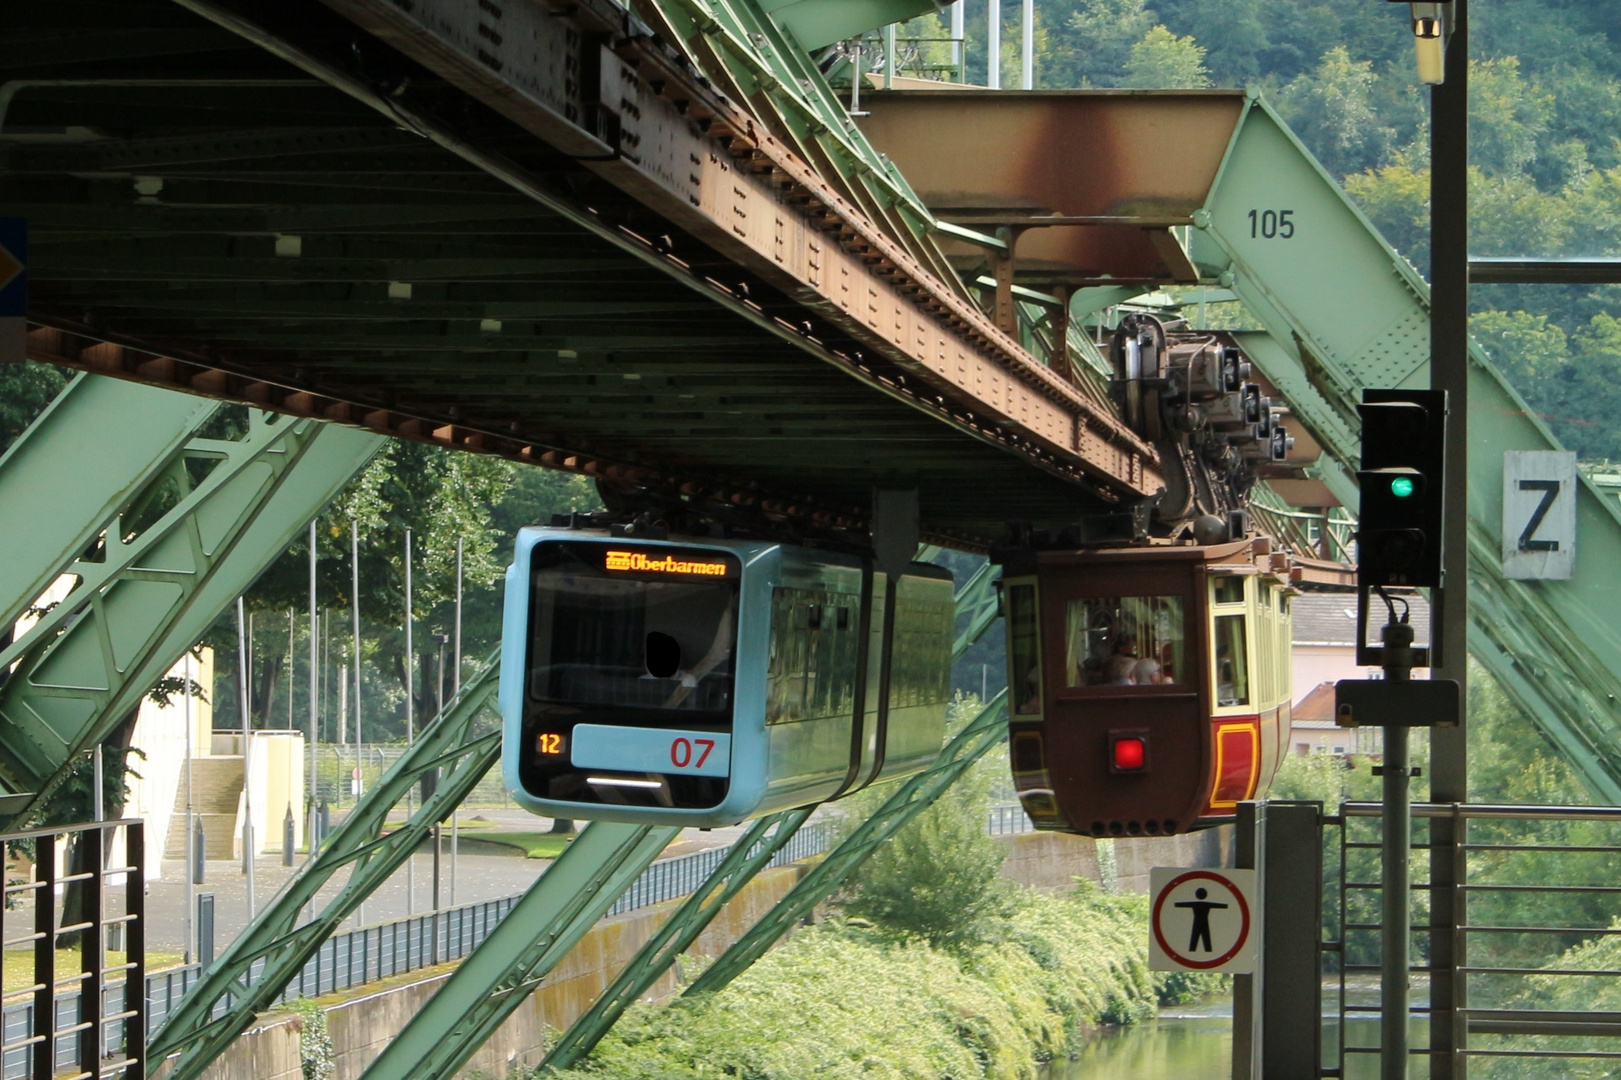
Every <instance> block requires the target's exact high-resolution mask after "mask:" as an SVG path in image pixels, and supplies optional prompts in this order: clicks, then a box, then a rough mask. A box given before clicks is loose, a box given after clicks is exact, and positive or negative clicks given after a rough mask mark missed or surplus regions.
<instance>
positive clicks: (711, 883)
mask: <svg viewBox="0 0 1621 1080" xmlns="http://www.w3.org/2000/svg"><path fill="white" fill-rule="evenodd" d="M815 809H816V808H815V807H814V806H807V807H801V808H800V809H798V810H787V811H784V812H782V813H780V814H772V815H770V816H769V817H763V818H761V819H759V820H758V821H756V822H755V823H754V824H753V825H752V826H750V828H749V831H748V832H747V833H745V834H744V835H743V838H742V839H741V840H739V841H738V842H737V843H736V844H734V845H733V846H732V850H731V851H730V852H729V853H728V854H727V856H726V858H725V859H723V860H722V861H721V864H720V865H719V866H717V867H716V868H715V869H714V871H713V872H712V873H711V874H710V875H709V877H708V878H706V879H705V880H704V883H703V884H702V885H700V886H699V887H698V888H697V889H696V890H695V891H694V892H693V893H692V895H690V896H688V897H687V898H686V900H685V901H683V902H682V904H681V906H680V907H679V908H677V909H676V910H675V912H674V913H673V914H671V915H670V917H669V918H668V919H666V920H665V921H664V922H663V923H662V924H661V925H660V926H659V928H658V930H657V932H655V933H654V935H653V936H652V937H651V938H649V939H648V941H647V943H646V944H644V945H643V946H642V947H641V948H640V949H638V950H637V951H636V955H635V956H633V957H631V960H630V962H629V963H628V964H626V965H625V970H623V971H621V972H620V973H619V977H618V978H617V979H615V980H614V982H613V985H612V986H610V987H608V989H607V990H605V991H603V993H602V996H601V997H599V998H597V1000H596V1002H595V1003H594V1004H593V1005H592V1006H591V1008H590V1009H589V1010H587V1011H586V1013H585V1014H584V1015H583V1016H581V1017H580V1018H579V1019H578V1020H576V1021H574V1023H573V1024H571V1025H569V1029H568V1030H567V1031H565V1032H564V1033H563V1037H562V1038H561V1039H559V1040H558V1042H557V1044H556V1045H555V1046H553V1047H552V1049H551V1051H550V1052H549V1053H547V1055H546V1058H545V1060H544V1061H542V1062H541V1063H540V1068H541V1070H542V1071H544V1070H546V1069H567V1068H569V1067H571V1066H572V1065H574V1064H575V1062H577V1061H579V1060H580V1059H581V1058H583V1057H584V1056H585V1055H587V1054H589V1053H590V1052H591V1048H592V1047H594V1046H596V1045H597V1043H598V1042H599V1041H600V1040H601V1039H602V1037H603V1036H604V1035H606V1034H608V1032H609V1031H610V1030H612V1028H613V1026H614V1024H615V1023H617V1022H618V1020H619V1017H620V1016H621V1015H622V1014H623V1013H624V1011H625V1010H626V1009H628V1008H629V1007H630V1006H631V1004H632V1003H633V1002H635V1001H637V1000H638V999H639V998H640V997H641V996H642V995H643V994H645V993H646V992H647V991H648V990H650V989H651V988H652V986H653V984H654V983H656V982H658V981H659V978H660V977H661V976H662V975H663V974H664V973H665V972H666V971H667V970H669V968H670V965H671V964H673V963H675V961H676V958H677V957H679V956H680V955H681V954H682V953H684V952H686V951H687V950H688V949H690V948H691V947H692V943H693V942H695V941H697V940H698V937H699V935H700V934H702V933H703V932H704V930H705V929H706V928H707V927H708V926H709V924H710V923H711V922H712V921H713V920H714V918H715V916H716V915H718V914H720V911H721V909H722V908H723V907H725V906H726V905H727V904H728V903H730V902H731V900H732V898H733V897H734V896H736V895H737V894H738V893H740V892H742V891H743V887H744V886H746V885H747V884H748V883H749V882H750V881H752V880H754V876H755V875H756V874H758V873H759V872H760V871H761V870H763V869H765V868H766V866H768V865H769V864H770V862H771V860H772V858H773V857H774V856H775V855H776V854H777V852H778V851H780V850H782V847H783V845H785V844H786V843H788V841H789V840H790V839H791V838H792V837H793V835H794V833H796V832H798V831H799V827H800V826H801V825H803V824H804V823H805V819H806V818H808V817H810V816H811V814H812V812H814V811H815Z"/></svg>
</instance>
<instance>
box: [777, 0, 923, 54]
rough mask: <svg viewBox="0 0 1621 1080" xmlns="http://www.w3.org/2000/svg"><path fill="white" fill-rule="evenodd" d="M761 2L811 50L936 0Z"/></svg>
mask: <svg viewBox="0 0 1621 1080" xmlns="http://www.w3.org/2000/svg"><path fill="white" fill-rule="evenodd" d="M759 4H760V9H761V10H762V11H764V12H765V13H766V14H767V15H770V16H771V19H772V21H773V22H775V23H776V24H777V25H778V26H780V27H782V28H783V29H784V30H787V31H788V32H789V33H791V34H793V35H794V40H795V41H798V42H799V43H800V44H801V45H803V46H804V47H805V48H807V49H820V48H822V47H823V46H826V45H831V44H833V43H834V42H835V41H846V40H848V39H850V38H853V37H856V36H858V35H860V34H865V33H866V32H867V31H868V30H876V29H878V28H879V27H880V26H888V25H889V24H890V23H898V22H905V21H906V20H908V19H915V18H917V17H918V16H919V15H926V14H928V13H929V12H931V11H934V10H935V4H934V0H759Z"/></svg>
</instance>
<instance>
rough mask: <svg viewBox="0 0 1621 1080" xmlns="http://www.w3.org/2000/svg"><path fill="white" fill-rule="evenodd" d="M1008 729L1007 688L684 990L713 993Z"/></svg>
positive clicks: (921, 809) (747, 965) (739, 972)
mask: <svg viewBox="0 0 1621 1080" xmlns="http://www.w3.org/2000/svg"><path fill="white" fill-rule="evenodd" d="M1006 735H1007V691H1006V690H1005V689H1004V690H1002V691H1001V692H999V693H998V694H997V695H996V696H995V697H994V698H992V699H991V700H990V702H989V703H988V704H987V705H986V706H985V707H984V708H983V709H981V710H980V712H979V715H977V716H976V717H974V719H973V720H972V721H970V722H969V723H968V725H967V726H966V727H964V728H963V729H962V730H961V731H960V732H958V733H957V736H956V737H955V738H953V739H952V740H951V741H950V742H949V743H947V744H946V747H945V749H944V750H942V751H940V756H939V758H937V759H936V760H935V763H934V764H933V765H931V766H930V767H929V768H928V769H926V770H924V771H923V772H921V773H918V774H917V775H916V776H914V777H912V778H910V779H909V780H907V781H906V782H905V783H903V784H902V785H901V786H900V787H899V788H898V789H897V790H896V791H895V793H894V794H893V795H891V796H890V797H889V798H888V799H887V800H885V802H884V804H883V805H882V806H880V807H879V808H878V810H877V811H876V812H875V813H874V814H873V815H872V817H870V818H868V819H867V820H866V821H864V822H862V823H861V825H860V826H859V827H857V828H856V829H855V831H853V832H852V833H850V835H849V836H847V837H845V839H844V840H843V841H842V842H840V844H839V845H838V846H837V847H835V848H834V849H833V850H832V851H830V852H829V853H828V854H827V856H826V857H824V858H823V859H822V861H821V862H819V863H817V864H816V865H815V866H813V867H812V868H811V869H810V870H809V871H808V872H807V873H806V874H805V876H804V877H802V878H800V879H799V882H798V883H797V884H796V885H795V886H794V887H793V889H792V890H791V891H790V892H789V893H788V895H787V896H784V897H783V898H782V899H781V900H780V901H778V902H777V904H776V905H775V906H774V907H773V908H772V909H771V910H770V911H768V912H767V913H766V914H765V916H764V917H763V918H761V920H760V921H759V922H757V923H755V924H754V925H753V926H752V927H750V928H749V931H748V933H746V934H744V935H743V936H742V937H741V938H739V939H737V941H735V942H734V943H733V944H732V946H731V947H730V948H728V949H727V950H726V951H725V952H724V953H722V954H721V955H720V957H719V958H718V959H717V960H716V961H715V962H714V963H713V964H711V965H709V966H708V967H707V968H705V969H704V970H703V972H702V974H700V975H699V976H698V977H697V978H696V979H694V980H693V982H692V985H691V986H689V987H687V989H686V991H685V995H686V996H687V997H692V996H694V995H696V994H712V993H715V992H716V991H718V990H720V989H722V988H723V987H725V986H726V985H727V984H728V983H730V982H731V981H732V980H733V979H735V978H737V976H739V975H741V974H742V973H743V972H744V971H747V970H748V968H749V966H750V965H751V964H753V963H754V962H755V961H756V960H758V959H759V958H760V957H761V956H764V955H765V953H766V950H768V949H770V948H771V946H772V945H775V944H776V943H777V941H778V940H779V939H780V938H781V937H782V936H783V935H784V934H786V933H787V932H788V931H789V930H790V929H791V928H792V927H794V926H795V925H797V924H798V923H799V922H801V921H802V920H803V919H804V918H805V917H806V916H807V915H809V914H810V913H811V912H812V911H813V910H815V908H816V905H817V904H819V903H821V902H822V901H823V900H826V899H827V898H828V897H829V896H832V895H833V894H834V893H835V892H836V891H837V890H838V888H839V886H841V885H842V884H844V881H845V879H847V878H848V877H849V876H850V875H851V874H852V873H854V872H855V871H856V869H857V868H859V867H860V866H861V864H862V863H864V862H866V861H867V858H868V857H869V856H870V855H872V853H873V852H874V851H876V850H878V848H879V847H880V846H881V845H882V844H884V843H885V842H886V841H888V840H889V838H890V837H892V836H894V835H895V834H896V833H897V832H899V831H900V830H901V829H902V828H903V827H904V826H905V825H906V824H907V823H908V822H910V821H911V820H912V819H913V818H915V817H916V816H917V815H918V814H919V813H921V812H922V811H923V810H925V809H927V808H928V807H929V806H931V805H932V804H933V803H934V801H935V800H936V799H938V798H939V797H940V796H941V795H942V794H944V793H945V791H946V789H947V788H949V787H950V786H951V785H952V784H953V783H954V782H956V780H957V778H958V777H960V776H961V775H962V774H963V773H964V772H966V771H967V770H968V767H969V766H971V765H972V764H973V763H974V762H976V761H978V760H979V759H980V757H982V756H983V755H984V754H985V752H986V751H988V750H990V749H991V747H993V746H996V745H997V744H998V743H1000V742H1002V741H1003V739H1004V738H1005V737H1006Z"/></svg>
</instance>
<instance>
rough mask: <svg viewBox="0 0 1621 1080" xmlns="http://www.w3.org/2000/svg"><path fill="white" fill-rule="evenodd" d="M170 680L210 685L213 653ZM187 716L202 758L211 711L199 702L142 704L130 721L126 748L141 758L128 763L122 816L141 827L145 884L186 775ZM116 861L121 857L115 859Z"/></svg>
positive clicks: (154, 874)
mask: <svg viewBox="0 0 1621 1080" xmlns="http://www.w3.org/2000/svg"><path fill="white" fill-rule="evenodd" d="M169 674H170V675H172V676H174V677H176V678H190V679H191V680H192V681H194V682H196V683H198V684H199V685H201V686H212V685H214V650H213V649H204V650H203V655H202V659H201V660H200V661H199V660H196V659H193V658H192V657H191V656H190V655H189V654H188V655H186V656H184V657H182V658H181V660H180V662H179V663H177V664H175V666H174V667H172V668H170V669H169ZM188 713H189V714H190V716H191V728H192V743H191V745H192V748H193V752H195V753H198V754H206V753H207V752H208V749H209V745H210V734H209V733H210V731H211V729H212V728H213V726H214V708H213V706H212V705H210V704H209V703H208V701H207V700H205V699H204V698H201V697H191V698H189V700H188V699H187V697H186V696H184V695H182V696H180V697H176V698H175V699H174V700H173V701H172V702H170V704H169V705H167V706H163V705H158V704H157V703H155V702H152V701H142V702H141V711H140V714H139V715H138V716H137V718H136V720H135V730H134V732H133V733H132V734H131V736H130V745H131V746H133V747H135V748H136V749H138V750H140V751H141V752H142V753H144V754H145V755H146V757H144V758H134V757H132V758H131V760H130V766H131V767H132V768H133V769H134V770H135V771H136V772H137V773H139V774H140V775H139V776H132V777H130V781H129V800H128V802H126V803H125V805H124V816H125V817H138V818H141V819H143V820H144V821H145V822H146V854H147V868H146V877H147V880H148V881H155V880H157V878H158V876H159V872H160V870H161V869H162V867H161V865H160V864H161V862H162V859H163V853H164V850H165V849H166V848H167V846H168V843H169V831H170V827H171V823H172V822H173V821H174V817H175V813H174V810H175V804H176V801H177V794H178V792H179V790H180V786H181V784H182V783H183V782H184V780H185V771H186V716H187V714H188ZM113 850H114V851H115V852H119V853H122V852H123V850H124V841H123V837H122V836H119V837H117V838H116V839H115V841H114V847H113ZM120 857H121V856H120Z"/></svg>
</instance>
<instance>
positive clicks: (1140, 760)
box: [1109, 735, 1148, 773]
mask: <svg viewBox="0 0 1621 1080" xmlns="http://www.w3.org/2000/svg"><path fill="white" fill-rule="evenodd" d="M1109 767H1110V771H1111V772H1117V773H1129V772H1147V771H1148V738H1147V737H1146V736H1143V735H1111V736H1109Z"/></svg>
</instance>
